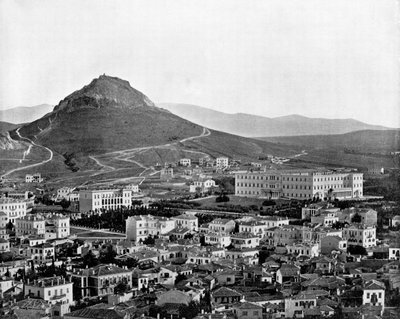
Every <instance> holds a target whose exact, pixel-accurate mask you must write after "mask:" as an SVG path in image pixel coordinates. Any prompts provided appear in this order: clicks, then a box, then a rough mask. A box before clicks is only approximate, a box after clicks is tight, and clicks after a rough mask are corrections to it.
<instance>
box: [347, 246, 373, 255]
mask: <svg viewBox="0 0 400 319" xmlns="http://www.w3.org/2000/svg"><path fill="white" fill-rule="evenodd" d="M347 252H348V253H349V254H351V255H363V256H366V255H368V252H367V250H366V249H365V248H364V247H363V246H359V245H355V246H349V247H348V248H347Z"/></svg>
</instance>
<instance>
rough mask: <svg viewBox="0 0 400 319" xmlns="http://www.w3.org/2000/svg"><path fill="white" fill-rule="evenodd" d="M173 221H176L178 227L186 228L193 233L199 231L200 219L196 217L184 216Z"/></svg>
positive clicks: (173, 218)
mask: <svg viewBox="0 0 400 319" xmlns="http://www.w3.org/2000/svg"><path fill="white" fill-rule="evenodd" d="M171 219H172V220H175V226H176V227H185V228H188V229H190V230H193V231H198V230H199V219H198V218H197V217H196V216H194V215H189V214H182V215H179V216H176V217H172V218H171Z"/></svg>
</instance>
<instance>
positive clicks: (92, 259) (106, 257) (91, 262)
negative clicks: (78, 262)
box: [82, 245, 117, 268]
mask: <svg viewBox="0 0 400 319" xmlns="http://www.w3.org/2000/svg"><path fill="white" fill-rule="evenodd" d="M115 256H117V253H116V252H115V251H114V249H113V246H112V245H104V246H103V249H102V250H101V252H100V256H99V258H97V257H96V256H95V255H94V254H93V252H92V251H91V250H89V251H88V252H87V254H86V255H84V256H83V259H82V264H83V266H84V267H89V268H90V267H94V266H97V265H99V264H111V263H114V262H115Z"/></svg>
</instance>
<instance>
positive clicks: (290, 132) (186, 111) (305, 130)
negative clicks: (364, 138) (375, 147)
mask: <svg viewBox="0 0 400 319" xmlns="http://www.w3.org/2000/svg"><path fill="white" fill-rule="evenodd" d="M158 106H160V107H162V108H165V109H167V110H169V111H171V112H172V113H174V114H176V115H178V116H181V117H183V118H185V119H187V120H189V121H192V122H194V123H197V124H199V125H203V126H206V127H208V128H211V129H216V130H219V131H223V132H227V133H231V134H236V135H240V136H246V137H258V136H296V135H322V134H324V135H327V134H344V133H348V132H353V131H359V130H366V129H371V130H384V129H387V128H385V127H383V126H376V125H369V124H366V123H362V122H360V121H356V120H353V119H320V118H307V117H304V116H300V115H289V116H282V117H276V118H268V117H263V116H256V115H250V114H243V113H237V114H228V113H223V112H218V111H214V110H211V109H208V108H204V107H200V106H195V105H190V104H173V103H160V104H158Z"/></svg>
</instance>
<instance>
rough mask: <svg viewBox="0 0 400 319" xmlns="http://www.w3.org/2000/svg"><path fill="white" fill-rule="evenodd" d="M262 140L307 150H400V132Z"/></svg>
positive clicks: (370, 132)
mask: <svg viewBox="0 0 400 319" xmlns="http://www.w3.org/2000/svg"><path fill="white" fill-rule="evenodd" d="M260 139H261V140H263V141H268V142H271V143H279V144H282V145H297V146H301V147H306V148H307V149H310V148H311V149H347V150H356V151H358V152H372V153H375V152H380V153H382V152H384V153H385V152H386V153H388V152H393V151H399V150H400V130H385V131H383V130H364V131H357V132H351V133H346V134H338V135H314V136H280V137H262V138H260Z"/></svg>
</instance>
